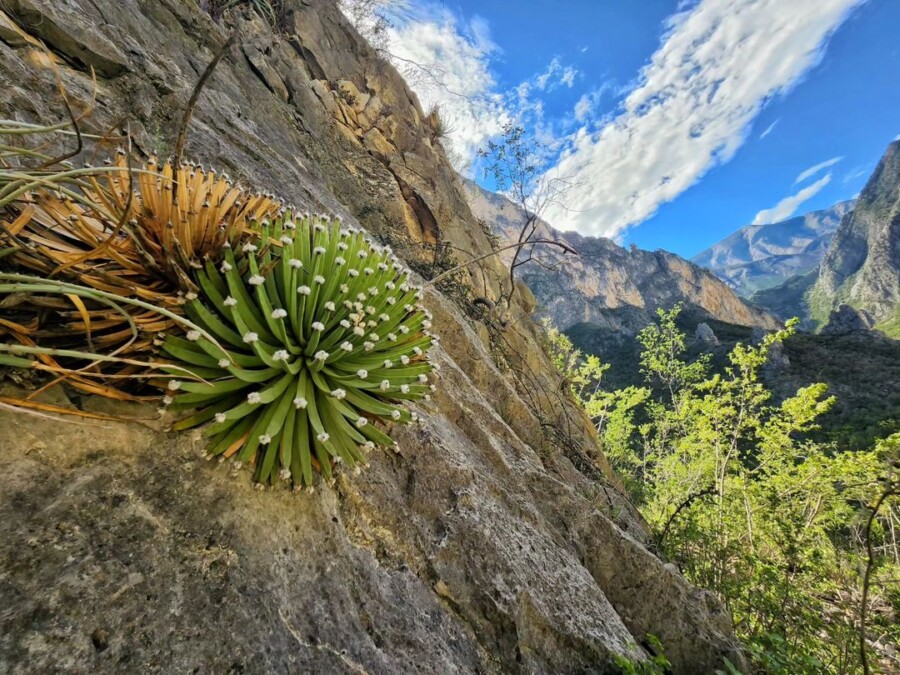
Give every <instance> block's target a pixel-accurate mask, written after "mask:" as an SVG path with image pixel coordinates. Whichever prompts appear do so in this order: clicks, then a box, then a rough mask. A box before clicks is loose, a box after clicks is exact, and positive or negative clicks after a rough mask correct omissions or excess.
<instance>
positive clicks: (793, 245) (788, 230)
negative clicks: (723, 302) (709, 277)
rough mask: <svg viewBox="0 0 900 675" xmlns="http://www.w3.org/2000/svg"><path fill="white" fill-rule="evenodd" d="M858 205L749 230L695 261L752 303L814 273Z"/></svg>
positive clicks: (853, 202)
mask: <svg viewBox="0 0 900 675" xmlns="http://www.w3.org/2000/svg"><path fill="white" fill-rule="evenodd" d="M855 205H856V200H855V199H848V200H846V201H842V202H838V203H837V204H835V205H834V206H832V207H830V208H827V209H819V210H817V211H810V212H809V213H804V214H803V215H799V216H794V217H793V218H788V219H786V220H782V221H780V222H777V223H764V224H755V225H747V226H745V227H742V228H740V229H739V230H737V231H736V232H733V233H732V234H730V235H728V236H727V237H725V238H724V239H722V240H721V241H719V242H717V243H716V244H713V245H712V246H710V247H709V248H708V249H706V250H704V251H701V252H700V253H698V254H697V255H695V256H694V257H693V258H691V260H692V262H694V263H696V264H698V265H700V266H702V267H705V268H707V269H709V270H711V271H712V272H713V273H715V274H716V276H718V277H719V278H720V279H722V280H723V281H724V282H725V283H727V284H728V285H729V286H731V287H732V288H733V289H735V290H736V291H737V292H738V293H739V294H741V295H743V296H745V297H749V296H750V295H752V294H753V293H755V292H756V291H760V290H765V289H768V288H773V287H775V286H777V285H779V284H781V283H783V282H784V281H786V280H787V279H789V278H791V277H793V276H797V275H804V274H807V273H809V272H810V271H812V270H814V269H816V268H817V267H818V265H819V262H820V261H821V260H822V256H823V255H824V254H825V251H826V250H827V248H828V245H829V244H830V242H831V238H832V237H833V236H834V233H835V232H836V231H837V229H838V226H839V225H840V223H841V220H842V219H843V218H844V216H846V215H847V214H848V213H850V212H851V211H852V210H853V208H854V206H855Z"/></svg>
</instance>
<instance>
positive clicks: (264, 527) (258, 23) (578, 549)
mask: <svg viewBox="0 0 900 675" xmlns="http://www.w3.org/2000/svg"><path fill="white" fill-rule="evenodd" d="M213 4H214V3H210V2H207V1H206V0H203V1H202V2H191V1H184V0H159V1H153V2H149V1H146V0H68V1H66V2H63V1H62V0H55V1H52V0H7V1H6V2H4V3H2V5H0V89H2V91H3V92H4V96H3V97H0V117H2V118H8V119H18V120H22V121H27V122H34V123H48V124H50V123H53V124H55V123H58V122H60V121H65V120H66V119H67V115H66V111H65V108H64V106H63V104H62V102H61V101H60V99H59V96H58V88H57V71H56V70H55V69H58V75H59V78H60V80H61V82H62V83H63V85H64V86H65V90H66V92H67V96H68V99H69V102H70V103H71V105H72V106H73V108H74V109H75V110H76V113H77V114H80V113H83V112H85V111H88V110H90V114H86V115H85V116H84V117H83V118H82V119H81V121H80V123H79V124H80V128H81V130H82V131H83V132H88V133H90V134H93V135H95V136H97V137H101V138H109V137H123V136H124V134H126V133H129V134H130V137H131V146H132V151H133V153H134V154H135V156H136V157H137V158H140V157H146V156H148V155H150V154H152V153H162V154H166V153H168V152H169V151H170V150H171V148H172V147H173V142H174V135H175V131H176V129H177V125H178V121H179V120H180V119H181V115H182V113H183V110H184V106H185V103H186V102H187V100H188V98H189V96H190V95H191V92H192V90H193V87H194V85H195V83H196V81H197V79H198V77H199V76H200V74H201V73H202V72H203V70H204V69H205V67H206V65H207V64H208V63H209V62H210V60H211V59H212V56H213V54H214V53H215V52H216V51H217V50H218V49H219V48H220V46H221V45H222V44H223V43H224V42H225V41H226V39H227V37H228V35H229V34H230V32H231V31H233V30H237V31H238V38H237V39H236V41H235V44H234V47H233V48H232V49H231V50H230V51H229V52H228V53H227V54H226V56H225V57H224V58H223V59H222V61H221V63H220V64H219V66H218V67H217V69H216V71H215V73H214V74H213V76H212V77H211V78H210V80H209V82H208V84H207V86H206V88H205V89H204V90H203V93H202V95H201V96H200V97H199V99H198V102H197V106H196V109H195V111H194V117H193V121H192V123H191V127H190V133H189V134H188V143H187V155H188V156H189V157H191V158H192V159H194V160H197V161H201V162H205V163H207V164H213V165H215V166H216V168H217V169H219V170H220V171H227V172H228V173H229V174H230V175H231V176H233V177H234V178H235V179H236V180H239V181H241V182H242V183H244V184H246V185H253V186H256V187H258V188H261V189H265V190H267V191H272V192H275V193H277V194H278V195H280V196H282V197H283V198H285V199H287V200H288V201H290V202H293V203H295V204H297V205H300V206H301V207H303V208H307V209H309V210H316V211H326V212H330V213H333V214H335V215H337V216H340V217H342V218H343V219H344V220H345V221H346V222H347V223H350V224H353V225H360V226H363V227H365V228H367V229H368V230H369V231H370V232H371V233H372V234H373V236H375V237H376V238H378V239H380V240H381V241H383V242H390V243H391V245H392V246H394V248H395V250H396V252H397V253H398V254H399V255H401V256H402V257H404V258H406V259H407V260H409V261H410V263H412V264H417V263H422V262H427V261H429V260H431V259H432V258H433V255H434V250H435V247H436V245H437V244H438V243H440V242H446V243H451V244H452V245H453V246H454V247H455V248H456V249H459V250H465V251H469V252H472V253H474V254H481V253H486V252H489V251H490V240H489V238H488V237H487V235H486V234H485V233H484V232H483V231H482V230H481V228H480V227H479V226H478V223H477V221H476V219H475V218H474V217H473V216H472V214H471V212H470V210H469V207H468V206H467V204H466V201H465V198H464V194H463V192H462V189H461V187H460V186H459V184H458V182H457V179H456V177H455V173H454V172H453V170H452V168H451V166H450V164H449V162H448V161H447V159H446V157H445V156H444V153H443V151H442V149H441V148H440V145H439V143H437V142H435V134H434V130H432V129H429V128H428V125H427V123H426V121H425V116H424V114H423V112H422V110H421V108H420V106H419V105H418V102H417V100H416V98H415V96H414V95H413V94H412V93H411V92H410V91H409V89H408V88H407V87H406V85H405V84H404V83H403V81H402V79H401V78H400V77H399V75H398V74H397V73H396V71H394V69H393V68H391V66H390V65H388V64H387V63H385V62H384V61H383V60H382V59H380V58H379V56H378V55H377V54H376V53H375V52H374V51H373V50H372V49H371V48H370V47H369V45H367V44H366V43H365V41H364V40H362V39H361V38H360V36H359V35H358V34H357V32H356V31H355V30H354V29H353V28H352V26H350V25H349V24H348V22H347V21H346V20H345V19H344V18H343V16H342V15H341V14H340V13H339V12H338V11H337V9H336V8H335V5H334V3H333V2H329V1H327V0H282V1H281V2H279V3H277V7H278V12H277V16H276V17H274V19H275V25H272V24H271V23H269V21H271V20H272V18H271V17H269V19H268V20H267V19H265V18H263V17H262V16H261V15H260V14H258V13H257V12H256V11H255V9H254V7H255V6H256V3H250V2H239V3H234V4H235V6H234V8H233V9H231V10H229V11H226V12H224V14H222V15H221V16H219V14H218V13H217V12H216V13H214V14H215V16H216V18H213V16H211V15H210V12H209V11H208V10H209V8H210V7H211V6H212V5H213ZM40 41H43V44H44V45H46V49H45V48H44V46H43V45H42V43H41V42H40ZM92 71H93V72H94V73H96V76H97V84H96V92H97V93H96V97H95V96H94V95H93V91H94V85H93V83H92V75H91V73H92ZM48 140H51V141H53V140H54V139H53V138H51V139H48ZM64 140H69V137H65V138H64ZM114 145H115V143H112V144H110V145H109V146H108V147H106V148H105V149H104V148H100V149H99V154H100V155H101V156H102V152H104V151H106V152H113V151H114ZM57 146H59V144H58V143H57ZM47 147H48V148H52V149H59V147H55V146H53V145H48V146H47ZM66 147H72V146H70V145H67V146H66ZM95 150H97V148H90V150H89V152H90V153H91V154H88V155H86V156H85V157H81V158H78V161H79V162H80V161H82V160H84V159H89V158H92V157H93V156H94V155H93V153H94V151H95ZM503 272H504V270H503V267H502V265H501V264H500V263H499V262H497V261H495V260H493V259H491V258H488V259H487V261H486V262H485V264H484V265H483V266H482V267H481V268H480V269H479V271H478V273H477V274H476V273H472V274H469V275H468V276H467V277H466V278H464V279H463V280H462V281H461V282H459V284H460V285H461V286H462V288H461V290H460V296H461V297H462V298H463V299H462V300H460V301H458V302H457V301H453V300H450V299H449V297H448V296H447V295H445V294H444V293H441V292H439V291H436V290H435V289H431V290H429V291H428V293H427V295H426V298H425V302H426V305H427V306H428V308H429V309H430V310H431V311H432V312H433V313H434V315H435V319H434V323H435V326H436V328H437V330H438V332H439V333H440V335H441V336H442V338H443V340H442V345H443V347H442V348H439V349H437V350H436V351H437V354H436V357H437V360H438V362H439V363H440V364H441V366H442V380H441V382H440V383H439V385H438V390H437V391H436V392H435V394H434V401H433V403H432V404H430V406H427V407H425V408H423V410H422V411H421V419H422V424H421V426H419V427H406V428H402V429H395V430H393V432H392V433H393V436H394V438H395V440H396V441H397V442H398V447H399V450H398V452H397V453H387V452H384V453H376V454H375V455H374V456H373V457H372V461H371V466H370V467H369V468H368V469H366V470H365V471H364V472H362V473H361V474H360V475H358V476H355V475H345V474H341V475H340V477H339V479H338V481H337V483H336V485H335V486H333V487H329V486H321V487H319V488H317V489H316V490H315V492H314V493H312V494H309V493H303V494H300V495H297V494H290V493H287V492H283V491H278V490H271V491H257V490H255V489H252V486H251V485H250V484H249V482H248V480H247V478H246V475H243V474H242V475H239V476H237V477H232V476H229V475H228V473H227V472H225V471H223V470H222V468H221V467H218V468H217V467H216V466H211V465H209V464H207V463H205V462H203V461H202V460H201V459H200V454H201V448H202V443H200V442H197V441H196V439H194V438H192V437H191V436H189V435H186V434H174V433H170V432H168V431H167V424H168V422H169V421H170V420H168V419H167V418H163V419H158V417H157V414H156V411H155V407H154V406H148V405H145V404H122V403H119V404H113V403H110V402H108V401H105V400H101V399H95V398H90V397H87V398H84V397H78V396H74V395H72V394H71V393H70V392H66V391H65V390H64V389H60V388H56V389H53V390H51V391H49V392H47V393H46V394H45V395H44V396H45V398H44V399H43V400H49V401H51V402H53V403H55V404H57V405H60V406H63V407H70V408H73V409H81V410H85V411H93V412H96V413H98V414H101V415H111V416H112V417H113V419H103V420H100V421H96V420H93V421H92V420H77V419H76V421H75V423H72V422H71V421H62V420H46V419H38V418H35V417H33V416H28V415H23V414H21V413H14V412H10V411H9V410H7V409H6V408H4V409H2V410H0V457H2V461H3V464H4V467H5V468H4V471H3V473H2V475H0V671H4V672H6V671H11V672H52V671H58V670H69V671H80V672H97V673H105V672H110V673H111V672H123V671H138V670H139V671H141V672H172V671H178V672H181V671H185V672H187V671H197V672H276V673H287V672H324V673H339V672H340V673H343V672H368V673H396V672H435V673H438V672H440V673H445V672H486V673H495V672H496V673H499V672H535V673H545V672H547V673H549V672H589V671H593V672H610V671H612V670H613V668H614V667H615V666H614V663H615V661H616V660H617V659H623V658H624V659H627V660H629V661H632V662H639V661H642V660H645V659H646V658H647V657H648V653H649V652H648V650H647V648H646V647H644V646H642V645H645V644H647V643H646V637H647V635H648V634H653V635H655V636H657V637H658V638H659V639H660V640H661V641H662V644H663V645H664V648H665V653H666V656H667V657H668V658H669V659H670V660H671V661H672V663H673V672H675V673H697V672H712V671H713V670H714V669H715V668H718V667H721V666H722V663H723V658H725V657H727V658H729V659H730V660H731V661H732V662H733V663H737V664H741V663H742V662H743V660H742V656H741V654H740V650H739V646H738V645H737V644H736V643H735V641H734V639H733V637H732V635H731V630H730V623H729V619H728V617H727V615H726V613H725V612H724V610H723V608H722V607H721V605H720V604H719V603H718V602H717V601H716V600H715V599H714V598H713V597H711V596H710V595H709V594H708V593H705V592H702V591H699V590H698V589H695V588H693V587H691V586H690V585H689V584H688V583H687V582H686V581H685V580H684V578H683V577H682V576H681V575H680V574H678V572H677V571H676V570H674V569H673V568H672V566H671V565H666V564H665V563H664V561H662V560H660V559H659V558H658V557H656V556H655V555H654V554H653V553H652V552H651V551H650V550H648V548H647V545H646V531H645V529H644V526H643V524H642V522H641V519H640V517H639V515H638V514H637V513H636V512H635V511H634V509H633V508H632V507H631V506H630V505H629V504H628V502H627V501H626V500H625V499H624V498H623V497H622V495H621V493H620V492H619V490H618V489H617V487H616V485H617V482H616V479H615V477H614V476H613V475H612V474H611V472H610V471H609V467H608V465H607V464H606V462H605V459H604V458H603V456H602V454H600V452H599V450H598V448H597V446H596V442H595V440H594V433H593V429H592V426H591V424H590V422H589V421H588V420H587V419H586V418H585V417H584V415H583V413H582V412H581V411H580V410H579V409H578V408H577V407H575V405H574V404H573V403H572V401H571V400H569V399H568V398H567V397H566V396H564V395H563V394H562V393H561V392H562V391H564V388H563V387H562V385H561V381H560V378H559V377H558V374H557V373H556V372H555V370H554V368H553V366H552V364H551V363H550V362H549V360H548V359H547V357H546V356H545V355H544V353H543V351H542V349H541V347H540V334H539V332H538V331H537V329H536V328H535V327H534V326H533V325H532V324H531V323H530V322H529V321H527V320H521V321H516V322H514V323H513V324H512V325H511V326H510V327H508V328H507V329H506V330H500V329H498V327H497V326H496V323H492V322H491V321H488V320H478V319H477V317H478V314H477V313H476V312H474V311H471V310H472V307H471V306H470V305H469V304H467V303H466V302H465V300H464V298H465V296H466V293H467V292H468V293H473V294H477V295H479V296H486V297H488V298H496V297H497V294H498V289H499V279H500V278H501V277H502V275H503ZM454 297H456V296H454ZM517 298H518V299H517V300H516V302H515V303H514V305H513V307H512V308H511V311H513V312H515V313H516V314H517V316H518V317H523V316H524V315H525V313H526V310H527V305H528V304H529V303H531V302H533V299H531V298H530V296H529V295H528V294H527V291H524V290H523V291H522V292H521V293H520V294H518V296H517ZM746 311H749V310H746ZM4 391H5V392H8V391H9V385H8V384H6V385H4ZM19 393H21V392H19Z"/></svg>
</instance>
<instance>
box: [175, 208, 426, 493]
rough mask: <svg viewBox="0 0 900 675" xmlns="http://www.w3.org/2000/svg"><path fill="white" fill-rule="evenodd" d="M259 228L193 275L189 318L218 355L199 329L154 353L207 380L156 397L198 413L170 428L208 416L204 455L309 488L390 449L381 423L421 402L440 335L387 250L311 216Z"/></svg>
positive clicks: (267, 479) (260, 477)
mask: <svg viewBox="0 0 900 675" xmlns="http://www.w3.org/2000/svg"><path fill="white" fill-rule="evenodd" d="M258 230H259V237H258V238H256V239H253V240H248V243H244V244H243V245H242V246H241V247H240V250H233V249H232V248H230V247H227V246H226V248H225V249H224V255H223V256H222V259H221V262H220V263H218V264H215V263H213V262H212V261H209V260H208V261H206V264H205V266H204V267H203V269H201V270H198V271H196V273H195V276H196V281H197V284H198V287H199V288H200V293H199V295H198V297H190V298H189V301H188V302H187V303H186V304H185V306H184V309H185V313H186V314H187V315H188V316H189V317H190V318H191V319H192V320H193V321H195V322H196V323H197V324H198V325H200V326H202V327H204V328H205V329H206V330H208V331H209V333H210V334H212V335H214V336H215V337H216V339H217V340H219V341H220V342H221V343H222V344H223V345H225V350H226V351H225V352H223V351H222V350H221V349H220V348H219V347H217V346H216V345H214V344H213V343H212V342H210V341H209V340H206V339H203V338H202V336H201V335H200V334H199V333H197V332H189V333H187V335H186V336H185V337H176V336H168V337H166V338H165V339H164V341H163V343H162V349H163V351H164V352H165V353H166V354H167V355H168V356H170V357H171V358H172V359H173V360H174V361H175V362H176V363H177V364H179V365H182V366H188V367H190V369H191V370H192V372H194V374H196V375H197V376H198V377H199V378H202V379H203V380H204V381H177V380H173V381H171V382H169V384H168V387H169V389H170V390H171V395H170V396H167V397H166V400H165V403H166V404H167V405H170V406H171V407H172V408H173V409H177V410H185V409H194V412H193V414H191V415H190V416H188V417H186V418H184V419H182V420H181V421H179V422H178V423H177V424H176V428H179V429H186V428H190V427H194V426H197V425H200V424H203V423H206V422H211V424H210V425H209V426H208V427H207V428H206V429H205V430H204V434H205V435H206V436H207V437H209V446H208V456H209V457H210V458H212V457H219V458H220V461H224V460H225V458H233V461H234V462H235V464H236V466H241V465H243V464H244V463H246V462H251V463H253V464H254V466H255V470H254V477H255V479H256V480H257V481H259V482H261V483H274V482H275V481H276V479H278V478H280V479H281V480H283V481H285V482H289V483H293V485H294V486H296V487H299V486H301V485H307V486H311V485H312V483H313V478H314V477H313V473H314V471H318V472H320V473H321V474H322V476H323V477H325V478H326V479H331V478H332V474H333V468H334V465H335V464H339V463H343V464H346V465H348V466H355V465H357V464H359V463H365V462H366V457H365V451H366V450H370V449H372V448H374V447H375V446H390V445H392V444H393V442H392V441H391V438H390V437H389V436H388V435H387V433H386V430H385V428H384V425H383V424H379V422H384V423H388V424H390V423H394V422H400V423H403V422H409V421H412V420H415V419H416V413H415V412H412V411H411V410H410V409H409V408H408V404H410V403H411V402H413V401H417V400H421V399H426V400H427V399H428V398H429V391H430V389H431V388H432V387H433V385H430V384H429V381H428V374H429V373H430V372H431V371H432V370H433V366H432V365H431V363H430V362H429V360H428V358H427V355H426V352H427V350H428V349H429V348H430V347H431V345H432V344H433V342H434V341H435V340H436V339H437V338H435V337H434V336H432V335H431V334H430V333H429V329H430V327H431V322H430V315H429V313H428V312H427V311H426V310H425V309H424V308H423V307H422V306H421V304H420V303H419V300H420V299H421V297H422V292H421V291H420V290H419V289H417V288H415V287H413V286H412V285H411V283H410V272H409V270H408V269H404V267H403V266H402V265H401V264H400V263H399V261H398V260H397V259H396V257H395V256H394V255H393V253H392V252H391V250H390V249H389V248H386V247H385V248H382V247H378V246H376V245H374V244H373V243H372V242H371V241H370V240H369V239H367V238H366V237H365V236H364V235H363V233H362V232H359V231H357V230H350V229H345V228H342V227H341V226H340V223H339V222H336V221H328V220H326V219H323V218H320V217H318V216H317V217H312V218H310V217H303V218H298V219H296V220H295V219H293V218H292V217H291V214H290V213H286V214H285V215H283V216H282V217H280V218H277V219H275V220H274V221H272V222H263V223H262V224H261V225H260V226H259V228H258ZM176 392H177V393H176Z"/></svg>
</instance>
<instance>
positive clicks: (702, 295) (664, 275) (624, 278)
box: [466, 181, 777, 334]
mask: <svg viewBox="0 0 900 675" xmlns="http://www.w3.org/2000/svg"><path fill="white" fill-rule="evenodd" d="M466 192H467V194H468V198H469V204H470V206H471V207H472V212H473V213H474V214H475V215H476V216H477V217H478V218H479V219H481V220H482V221H483V222H484V223H486V224H487V225H488V226H489V227H491V228H492V229H493V231H494V232H495V234H497V235H498V236H500V237H501V238H502V239H503V240H504V241H515V240H516V238H517V237H518V234H519V230H520V228H521V226H522V223H523V222H524V217H523V213H522V211H521V210H520V209H519V207H517V206H516V205H515V204H513V203H512V202H510V201H509V200H508V199H506V198H505V197H503V196H501V195H497V194H493V193H491V192H488V191H486V190H484V189H482V188H480V187H479V186H478V185H476V184H475V183H473V182H471V181H467V182H466ZM540 233H541V235H542V236H546V237H549V238H553V239H558V240H563V241H565V242H567V243H568V244H570V245H571V246H572V247H574V248H575V249H576V250H577V251H578V255H577V256H572V255H564V254H562V252H560V251H559V250H558V249H555V248H551V247H546V246H544V247H539V248H535V251H534V257H535V258H536V259H537V260H538V261H539V262H540V264H538V263H537V262H532V263H528V264H527V265H524V266H522V267H521V268H520V273H519V276H520V278H521V279H522V280H523V281H524V282H525V283H526V284H527V285H528V287H529V288H530V289H531V291H532V292H533V293H534V295H535V297H536V298H537V301H538V305H539V314H541V315H544V316H549V317H550V318H551V319H552V321H553V323H554V324H555V325H556V326H558V327H559V328H560V329H562V330H565V329H568V328H569V327H571V326H574V325H576V324H579V323H587V324H591V325H594V326H596V327H598V328H602V329H607V330H612V331H617V332H619V331H622V332H625V333H628V334H634V333H635V332H637V331H639V330H640V329H641V328H643V327H644V326H646V325H647V324H648V323H649V322H650V321H652V319H653V318H654V317H655V312H656V309H657V308H659V307H664V308H669V307H671V306H672V305H674V304H676V303H678V302H681V303H684V305H685V309H686V313H688V314H691V315H695V316H696V317H698V318H702V317H710V318H714V319H718V320H720V321H725V322H728V323H733V324H740V325H745V326H762V327H766V328H773V327H775V326H776V325H777V321H776V320H775V319H774V317H772V316H770V315H769V314H767V313H765V312H763V311H761V310H759V309H756V308H755V307H752V306H751V305H749V304H748V303H747V302H745V301H744V300H742V299H741V298H739V297H738V296H737V295H735V293H734V291H732V290H731V289H730V288H728V287H727V286H726V285H725V283H723V282H722V281H720V280H719V279H717V278H716V277H715V276H714V275H713V274H712V273H710V272H708V271H706V270H704V269H702V268H700V267H698V266H697V265H694V264H693V263H690V262H688V261H687V260H684V259H683V258H680V257H678V256H677V255H674V254H672V253H667V252H665V251H653V252H651V251H642V250H640V249H637V248H633V247H632V248H631V249H630V250H626V249H624V248H622V247H621V246H618V245H617V244H615V243H614V242H612V241H610V240H609V239H602V238H595V237H582V236H581V235H579V234H577V233H574V232H558V231H556V230H554V229H553V228H552V227H550V226H549V225H547V224H546V223H541V225H540Z"/></svg>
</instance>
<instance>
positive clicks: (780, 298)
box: [750, 268, 819, 330]
mask: <svg viewBox="0 0 900 675" xmlns="http://www.w3.org/2000/svg"><path fill="white" fill-rule="evenodd" d="M818 277H819V270H818V268H815V269H813V270H812V271H810V272H807V273H806V274H798V275H796V276H793V277H789V278H788V279H786V280H784V281H782V282H781V283H780V284H778V285H777V286H772V287H771V288H764V289H762V290H759V291H756V292H755V293H754V294H753V295H751V296H750V302H752V303H753V304H754V305H756V306H757V307H762V308H763V309H765V310H766V311H768V312H771V313H772V314H774V315H775V316H777V317H778V318H779V319H781V320H782V321H787V320H788V319H790V318H792V317H795V316H796V317H797V318H799V319H800V320H801V328H803V329H804V330H813V329H814V328H815V322H814V321H812V320H811V319H810V318H809V306H808V305H807V298H808V296H809V292H810V289H811V288H812V287H813V284H815V283H816V279H818Z"/></svg>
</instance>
